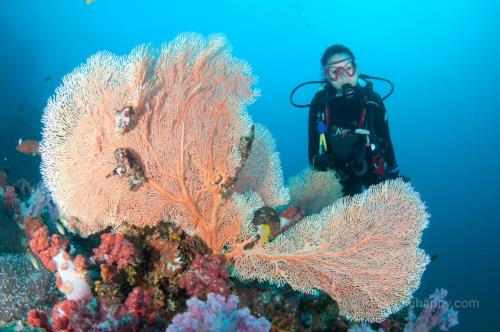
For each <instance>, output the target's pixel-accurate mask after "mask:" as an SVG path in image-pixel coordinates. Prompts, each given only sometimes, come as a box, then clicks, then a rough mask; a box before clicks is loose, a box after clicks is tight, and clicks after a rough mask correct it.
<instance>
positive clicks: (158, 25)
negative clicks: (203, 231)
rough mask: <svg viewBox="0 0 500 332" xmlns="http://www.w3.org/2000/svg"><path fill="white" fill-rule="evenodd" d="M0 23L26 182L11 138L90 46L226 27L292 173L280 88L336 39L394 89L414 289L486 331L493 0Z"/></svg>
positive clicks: (201, 7) (201, 8)
mask: <svg viewBox="0 0 500 332" xmlns="http://www.w3.org/2000/svg"><path fill="white" fill-rule="evenodd" d="M0 31H1V34H0V45H1V50H2V52H1V53H0V59H1V61H0V77H1V78H2V80H1V81H2V83H1V86H2V88H1V89H0V96H1V99H0V100H1V103H0V142H1V143H0V169H9V173H10V174H9V176H10V177H11V178H12V179H17V178H22V177H24V178H27V179H29V180H30V181H31V182H36V180H37V179H38V178H39V173H38V164H39V158H33V157H30V156H26V155H22V154H20V153H18V152H17V151H16V150H15V146H16V144H17V142H18V139H19V138H23V139H40V127H41V126H40V118H41V115H42V110H43V108H44V107H45V105H46V102H47V99H48V98H49V96H51V95H52V94H53V92H54V89H55V88H56V87H57V86H58V85H59V84H60V83H61V79H62V77H63V75H64V74H66V73H69V72H70V71H71V70H72V69H73V68H74V67H76V66H78V65H79V64H80V63H82V62H83V61H85V60H86V58H87V57H88V56H90V55H91V54H93V53H95V52H97V51H99V50H109V51H111V52H113V53H116V54H126V53H128V52H129V51H130V50H131V49H132V48H133V47H134V46H136V45H138V44H141V43H151V44H153V45H154V46H159V45H160V44H161V43H162V42H167V41H169V40H171V39H173V38H174V37H175V36H176V35H177V34H179V33H181V32H185V31H195V32H200V33H202V34H205V35H208V34H210V33H223V34H225V35H226V36H227V38H228V39H229V41H230V43H231V44H232V46H233V49H234V51H233V54H234V55H235V56H237V57H239V58H243V59H245V60H247V61H248V62H249V64H250V65H251V66H252V67H253V71H254V73H255V74H256V75H257V76H258V77H259V82H258V87H259V88H260V89H261V91H262V96H261V97H260V98H258V100H257V101H256V102H255V103H254V104H253V105H251V106H250V107H249V111H250V114H251V115H252V117H253V119H254V120H255V121H256V122H260V123H263V124H264V125H266V126H267V127H268V128H269V129H270V130H271V132H272V134H273V136H274V138H275V139H276V142H277V146H278V150H279V152H280V154H281V162H282V167H283V169H284V172H285V176H286V177H289V176H292V175H294V174H296V173H298V172H299V171H300V170H302V169H303V168H304V167H306V166H307V111H306V110H303V109H296V108H293V107H292V106H291V105H290V104H289V102H288V96H289V93H290V91H291V89H293V88H294V87H295V85H297V84H299V83H301V82H303V81H307V80H315V79H319V78H320V68H319V58H320V57H321V55H322V52H323V51H324V49H325V48H326V47H328V46H329V45H331V44H334V43H343V44H345V45H347V46H348V47H350V48H351V49H352V50H353V52H354V53H355V54H356V57H357V59H358V63H359V66H360V70H361V71H362V72H363V73H367V74H371V75H375V76H382V77H386V78H389V79H391V80H392V81H393V82H394V84H395V85H396V90H395V92H394V94H393V95H392V96H391V97H390V98H389V99H388V100H387V102H386V106H387V109H388V111H389V121H390V127H391V135H392V140H393V143H394V146H395V150H396V158H397V161H398V163H399V165H400V168H401V172H402V173H403V174H405V175H407V176H409V177H410V178H411V180H412V183H413V185H414V187H415V188H416V189H417V190H418V191H419V192H420V193H421V195H422V198H423V199H424V200H425V201H426V203H427V204H428V207H429V211H430V213H431V215H432V216H431V219H430V227H429V228H428V229H427V230H426V231H425V232H424V241H423V243H422V247H423V248H425V249H426V251H427V252H428V253H430V254H437V255H438V258H437V260H436V261H435V262H433V263H432V264H430V265H429V267H428V269H427V271H426V272H425V274H424V277H423V280H422V286H421V288H420V289H419V290H418V291H417V293H416V296H417V297H425V296H427V295H428V294H430V293H431V292H432V291H433V290H434V288H437V287H439V288H441V287H443V288H447V289H448V290H449V297H450V299H451V300H452V302H453V303H454V304H455V305H456V309H457V310H458V311H459V312H460V314H459V318H460V321H461V322H460V325H459V326H458V327H456V328H454V330H455V331H496V330H498V327H495V326H498V325H499V324H500V321H499V318H498V317H499V315H498V310H499V309H500V305H498V298H499V297H500V287H499V286H498V280H500V275H499V270H500V266H499V265H500V260H499V259H498V255H499V254H500V245H499V243H500V241H499V240H498V238H499V236H500V223H499V222H500V218H499V217H498V212H499V209H498V200H499V197H500V196H499V190H498V188H499V185H500V178H499V172H498V169H499V167H500V163H499V160H500V153H499V151H500V149H499V148H498V147H497V146H496V143H497V141H498V139H497V137H496V134H497V130H498V128H497V127H498V123H499V120H500V116H499V115H498V113H497V112H498V111H499V110H500V101H499V98H498V95H499V88H500V84H499V83H498V81H497V80H498V78H499V77H500V64H499V63H498V59H500V43H499V38H498V36H499V33H500V4H499V3H498V2H495V1H493V0H485V1H475V2H473V1H462V0H457V1H448V0H446V1H440V2H437V1H428V0H425V1H404V2H403V1H396V0H388V1H333V0H332V1H325V0H318V1H315V0H312V1H297V0H291V1H283V0H282V1H261V0H254V1H248V0H241V1H229V0H227V1H212V2H209V1H198V0H195V1H189V2H180V1H179V2H173V1H125V0H121V1H118V0H96V1H95V2H94V3H93V4H91V5H86V4H85V2H84V1H83V0H81V1H80V0H78V1H77V0H38V1H35V0H18V1H2V2H0ZM376 89H377V91H379V92H381V93H382V94H383V93H384V92H386V91H387V87H386V86H385V85H383V84H378V83H377V84H376ZM313 93H314V89H313V88H306V89H304V90H301V92H300V93H299V94H298V98H299V99H301V100H303V101H304V102H307V101H308V100H309V99H310V98H311V97H312V95H313ZM459 306H462V308H460V307H459Z"/></svg>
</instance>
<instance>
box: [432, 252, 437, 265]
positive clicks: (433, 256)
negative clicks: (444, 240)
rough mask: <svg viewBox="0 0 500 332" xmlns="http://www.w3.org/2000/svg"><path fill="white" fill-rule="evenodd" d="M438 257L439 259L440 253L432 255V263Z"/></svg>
mask: <svg viewBox="0 0 500 332" xmlns="http://www.w3.org/2000/svg"><path fill="white" fill-rule="evenodd" d="M436 259H438V255H437V254H434V255H432V256H431V263H434V262H435V261H436Z"/></svg>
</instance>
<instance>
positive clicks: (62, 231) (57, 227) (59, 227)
mask: <svg viewBox="0 0 500 332" xmlns="http://www.w3.org/2000/svg"><path fill="white" fill-rule="evenodd" d="M55 224H56V229H57V231H58V232H59V233H61V235H66V232H65V231H64V227H63V226H62V225H61V224H60V223H58V222H57V221H56V222H55Z"/></svg>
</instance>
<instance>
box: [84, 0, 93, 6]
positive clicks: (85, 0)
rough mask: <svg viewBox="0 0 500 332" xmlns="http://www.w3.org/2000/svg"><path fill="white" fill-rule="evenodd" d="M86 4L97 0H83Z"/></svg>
mask: <svg viewBox="0 0 500 332" xmlns="http://www.w3.org/2000/svg"><path fill="white" fill-rule="evenodd" d="M83 2H84V3H85V4H86V5H91V4H93V3H94V2H95V0H84V1H83Z"/></svg>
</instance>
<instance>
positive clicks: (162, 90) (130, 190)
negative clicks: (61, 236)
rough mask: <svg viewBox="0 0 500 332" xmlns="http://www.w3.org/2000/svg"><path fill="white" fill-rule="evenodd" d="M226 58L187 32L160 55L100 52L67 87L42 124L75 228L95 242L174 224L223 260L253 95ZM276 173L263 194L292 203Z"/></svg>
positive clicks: (53, 174)
mask: <svg viewBox="0 0 500 332" xmlns="http://www.w3.org/2000/svg"><path fill="white" fill-rule="evenodd" d="M228 51H229V50H228V46H227V44H226V41H225V39H224V38H223V37H222V36H220V35H216V36H213V37H211V38H209V39H208V40H205V39H204V38H202V37H201V36H199V35H197V34H183V35H180V36H179V37H178V38H176V39H175V40H174V41H172V42H171V43H169V44H168V45H166V46H164V47H163V48H162V49H161V50H160V51H159V52H158V53H155V52H154V51H153V50H151V49H148V48H147V47H144V46H141V47H138V48H136V49H135V50H134V51H132V53H131V54H130V55H129V56H126V57H117V56H114V55H112V54H110V53H107V52H102V53H98V54H97V55H94V56H93V57H91V58H90V59H89V60H88V62H87V63H86V64H84V65H82V66H81V67H79V68H78V69H76V70H75V71H74V72H73V73H71V74H70V75H68V76H66V77H65V78H64V81H63V85H62V86H61V87H59V88H58V89H57V91H56V96H55V98H53V99H51V100H50V101H49V103H48V106H47V108H46V110H45V114H44V117H43V122H44V124H45V127H44V130H43V141H42V145H41V149H42V151H43V156H42V173H43V176H44V181H45V183H46V184H47V187H48V188H49V189H50V190H51V192H52V193H53V195H54V198H55V200H56V201H57V202H58V204H59V206H60V208H61V211H62V214H63V215H71V216H74V217H76V219H72V220H74V221H75V222H73V223H72V225H71V226H72V227H74V228H75V229H76V230H78V231H79V232H80V233H81V234H84V235H87V234H91V233H94V232H96V231H100V230H102V229H104V228H105V227H107V226H117V225H120V224H123V223H127V224H132V225H135V226H139V227H143V226H155V225H156V224H158V222H160V221H161V220H165V219H172V220H174V221H175V222H176V223H177V224H179V225H180V226H182V227H183V229H184V230H186V231H187V232H188V233H191V234H197V235H200V236H201V237H202V238H203V239H204V240H206V241H207V243H208V244H209V246H210V247H212V249H214V250H215V251H220V250H219V247H221V246H222V245H223V244H222V243H217V240H216V238H215V237H216V236H217V234H216V232H217V229H218V228H220V221H221V220H224V217H223V216H221V215H220V214H221V213H223V210H224V209H220V207H221V206H223V205H225V206H231V205H235V204H239V203H238V202H232V199H233V198H232V197H229V198H227V199H226V198H225V197H223V196H224V195H221V193H222V192H226V191H228V188H229V187H230V186H231V184H232V182H233V181H234V180H235V179H236V177H237V174H236V173H237V171H238V170H239V169H241V167H242V158H241V149H240V147H241V145H242V140H243V139H244V138H248V137H249V136H250V132H251V121H250V118H249V117H248V115H247V113H246V112H245V110H244V106H245V105H246V104H248V103H249V102H251V101H252V100H253V98H254V96H255V94H256V91H253V90H252V89H251V85H252V84H253V81H254V78H253V77H252V76H251V74H250V70H249V67H248V66H247V64H246V63H244V62H243V61H239V60H237V59H235V58H233V57H231V56H230V55H229V53H228ZM272 152H274V151H272ZM272 161H273V162H274V161H275V160H274V159H273V160H272ZM276 168H277V167H276V166H274V169H276ZM274 175H275V174H274V173H270V176H269V182H268V183H261V184H260V185H261V187H262V188H261V189H262V190H263V192H269V193H274V192H277V193H278V194H279V193H282V195H283V196H284V197H283V198H280V197H277V195H274V196H273V197H271V198H272V199H274V200H277V201H279V202H282V201H286V199H287V196H286V190H284V188H283V181H282V178H281V177H280V176H278V177H277V179H278V180H277V181H273V176H274ZM280 180H281V183H279V182H280ZM276 185H278V190H275V189H274V187H275V186H276ZM266 186H273V189H270V190H265V187H266ZM280 187H281V189H280ZM229 196H230V195H229ZM258 207H260V206H257V207H256V208H258ZM224 214H225V215H227V210H226V212H225V213H224ZM233 217H234V216H227V218H230V219H234V218H233ZM226 221H227V222H229V223H231V224H233V222H232V221H230V220H226ZM234 231H235V230H233V232H234ZM236 233H238V231H237V230H236Z"/></svg>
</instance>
